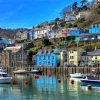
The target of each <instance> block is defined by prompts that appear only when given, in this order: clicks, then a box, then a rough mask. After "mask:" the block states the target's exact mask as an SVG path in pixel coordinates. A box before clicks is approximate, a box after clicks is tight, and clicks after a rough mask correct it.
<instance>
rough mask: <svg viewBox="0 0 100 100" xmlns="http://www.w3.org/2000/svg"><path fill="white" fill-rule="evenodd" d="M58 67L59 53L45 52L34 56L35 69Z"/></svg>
mask: <svg viewBox="0 0 100 100" xmlns="http://www.w3.org/2000/svg"><path fill="white" fill-rule="evenodd" d="M59 65H60V53H58V52H56V53H55V52H46V53H41V54H37V55H36V66H37V67H42V66H43V67H57V66H59Z"/></svg>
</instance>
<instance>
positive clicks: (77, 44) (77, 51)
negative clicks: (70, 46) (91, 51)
mask: <svg viewBox="0 0 100 100" xmlns="http://www.w3.org/2000/svg"><path fill="white" fill-rule="evenodd" d="M78 63H79V47H78V41H77V66H78Z"/></svg>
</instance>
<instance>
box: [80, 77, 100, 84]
mask: <svg viewBox="0 0 100 100" xmlns="http://www.w3.org/2000/svg"><path fill="white" fill-rule="evenodd" d="M80 81H81V85H93V86H100V80H99V79H96V78H95V77H93V76H87V77H86V78H85V79H81V80H80Z"/></svg>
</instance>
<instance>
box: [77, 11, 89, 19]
mask: <svg viewBox="0 0 100 100" xmlns="http://www.w3.org/2000/svg"><path fill="white" fill-rule="evenodd" d="M89 15H90V11H82V12H79V13H78V15H76V19H79V18H87V17H88V16H89Z"/></svg>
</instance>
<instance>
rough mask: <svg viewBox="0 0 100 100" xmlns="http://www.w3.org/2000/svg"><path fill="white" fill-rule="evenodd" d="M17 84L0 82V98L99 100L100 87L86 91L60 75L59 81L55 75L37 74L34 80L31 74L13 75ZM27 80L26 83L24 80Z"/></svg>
mask: <svg viewBox="0 0 100 100" xmlns="http://www.w3.org/2000/svg"><path fill="white" fill-rule="evenodd" d="M15 78H16V80H17V82H18V84H17V85H12V84H0V100H100V87H93V88H92V90H90V91H87V90H86V88H85V87H82V86H80V85H79V83H77V82H75V84H74V85H72V84H71V83H70V81H69V80H66V79H65V78H64V77H62V76H60V77H59V78H60V79H61V83H59V82H58V81H57V80H58V77H56V76H51V77H48V76H39V79H37V80H35V79H34V76H33V75H28V76H22V75H17V76H15ZM26 79H27V80H28V82H29V83H28V85H25V84H24V80H26Z"/></svg>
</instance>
